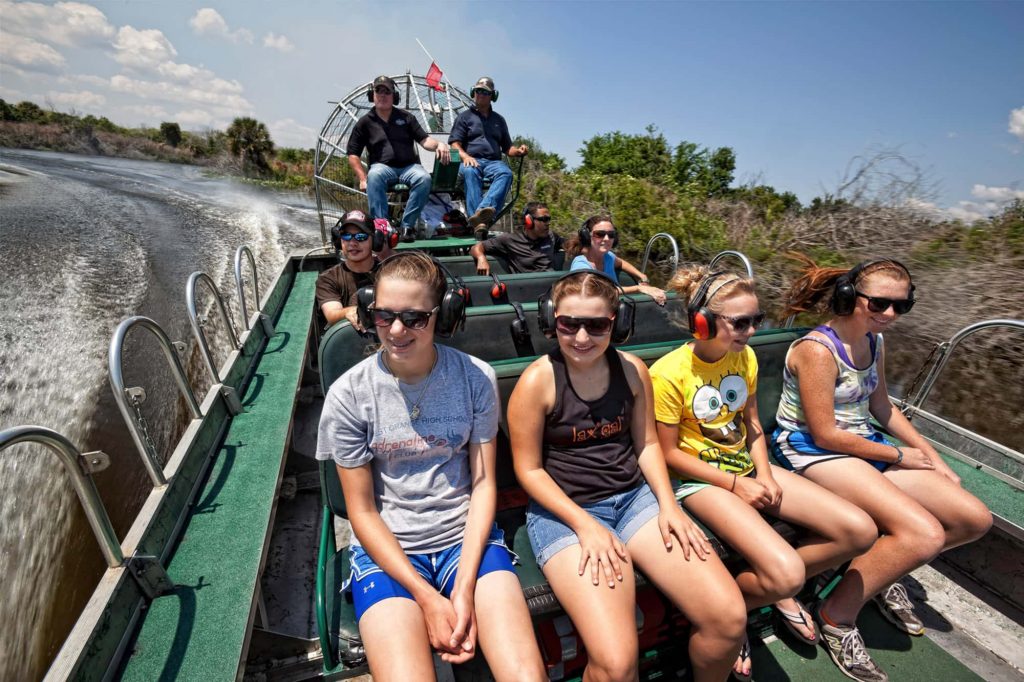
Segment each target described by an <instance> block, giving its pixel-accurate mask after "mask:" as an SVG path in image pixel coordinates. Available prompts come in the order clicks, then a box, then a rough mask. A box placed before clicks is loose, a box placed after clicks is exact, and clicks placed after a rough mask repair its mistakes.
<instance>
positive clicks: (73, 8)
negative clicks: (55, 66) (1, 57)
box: [0, 0, 114, 47]
mask: <svg viewBox="0 0 1024 682" xmlns="http://www.w3.org/2000/svg"><path fill="white" fill-rule="evenodd" d="M0 16H3V31H4V33H5V34H8V35H7V36H5V38H4V40H5V41H6V40H7V39H8V38H9V37H10V35H20V36H24V37H27V38H38V39H39V40H41V41H43V42H46V43H52V44H56V45H63V46H65V47H83V46H88V45H104V44H106V43H107V42H108V41H109V40H110V38H111V37H112V36H113V35H114V27H113V26H112V25H111V24H110V22H108V21H107V17H106V15H104V14H103V12H101V11H100V10H98V9H96V8H95V7H93V6H92V5H86V4H83V3H79V2H58V3H56V4H55V5H52V6H50V5H43V4H40V3H37V2H18V3H14V2H7V1H6V0H4V1H0Z"/></svg>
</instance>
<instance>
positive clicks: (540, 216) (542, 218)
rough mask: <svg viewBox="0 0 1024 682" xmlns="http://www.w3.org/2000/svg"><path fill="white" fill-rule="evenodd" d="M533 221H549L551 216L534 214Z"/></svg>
mask: <svg viewBox="0 0 1024 682" xmlns="http://www.w3.org/2000/svg"><path fill="white" fill-rule="evenodd" d="M533 222H535V223H550V222H551V216H549V215H539V216H534V217H533Z"/></svg>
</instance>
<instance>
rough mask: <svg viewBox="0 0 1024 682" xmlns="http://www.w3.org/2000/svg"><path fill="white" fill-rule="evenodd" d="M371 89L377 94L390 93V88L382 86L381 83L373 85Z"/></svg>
mask: <svg viewBox="0 0 1024 682" xmlns="http://www.w3.org/2000/svg"><path fill="white" fill-rule="evenodd" d="M373 91H374V92H375V93H377V94H378V95H390V94H392V93H391V90H389V89H388V88H386V87H384V86H383V85H378V86H377V87H375V88H374V89H373Z"/></svg>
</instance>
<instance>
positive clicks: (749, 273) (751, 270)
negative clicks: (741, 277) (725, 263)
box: [708, 251, 754, 279]
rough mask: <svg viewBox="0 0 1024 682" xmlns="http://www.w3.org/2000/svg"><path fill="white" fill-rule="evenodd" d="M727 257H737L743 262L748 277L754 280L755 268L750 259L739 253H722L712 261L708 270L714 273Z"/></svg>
mask: <svg viewBox="0 0 1024 682" xmlns="http://www.w3.org/2000/svg"><path fill="white" fill-rule="evenodd" d="M726 256H736V258H739V259H740V260H741V261H743V267H744V268H746V270H747V277H749V278H751V279H753V278H754V266H753V265H751V264H750V259H749V258H747V257H746V256H745V255H744V254H742V253H740V252H739V251H722V252H721V253H720V254H718V255H716V256H715V257H714V258H712V259H711V262H710V263H709V264H708V269H709V270H712V271H714V269H715V265H716V264H717V263H718V261H720V260H723V259H724V258H725V257H726Z"/></svg>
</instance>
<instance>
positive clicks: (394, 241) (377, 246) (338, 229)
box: [331, 217, 399, 253]
mask: <svg viewBox="0 0 1024 682" xmlns="http://www.w3.org/2000/svg"><path fill="white" fill-rule="evenodd" d="M342 220H344V218H343V217H342V218H338V222H337V223H335V224H334V227H332V228H331V244H333V245H334V250H335V251H337V252H339V253H340V252H341V235H342V234H343V233H344V231H345V228H344V226H343V225H342V224H341V221H342ZM398 237H399V235H398V230H396V229H395V228H393V227H391V224H390V223H389V224H388V227H387V229H386V230H378V229H377V227H376V225H375V226H374V228H373V232H371V233H370V250H371V251H373V252H374V253H380V252H381V251H383V250H384V246H385V245H387V246H390V247H391V248H395V247H396V246H398Z"/></svg>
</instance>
